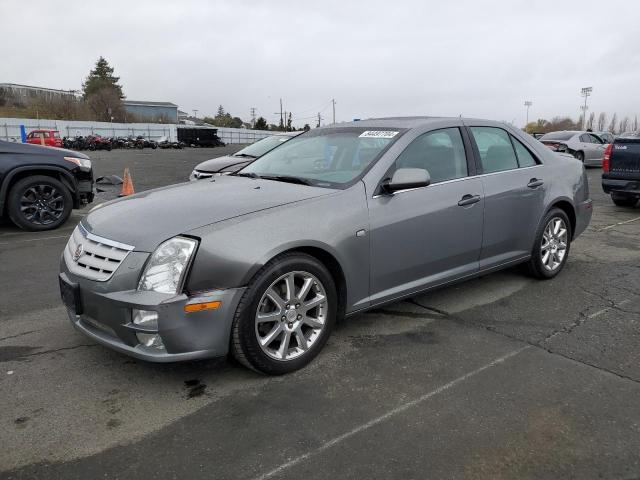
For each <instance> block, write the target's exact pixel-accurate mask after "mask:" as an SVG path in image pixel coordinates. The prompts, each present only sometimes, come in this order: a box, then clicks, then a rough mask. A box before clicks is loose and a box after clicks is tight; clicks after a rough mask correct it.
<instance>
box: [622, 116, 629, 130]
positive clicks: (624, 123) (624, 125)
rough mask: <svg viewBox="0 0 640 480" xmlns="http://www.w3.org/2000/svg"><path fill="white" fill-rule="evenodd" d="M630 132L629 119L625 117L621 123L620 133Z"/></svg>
mask: <svg viewBox="0 0 640 480" xmlns="http://www.w3.org/2000/svg"><path fill="white" fill-rule="evenodd" d="M628 131H629V117H624V118H623V119H622V121H621V122H620V133H624V132H628Z"/></svg>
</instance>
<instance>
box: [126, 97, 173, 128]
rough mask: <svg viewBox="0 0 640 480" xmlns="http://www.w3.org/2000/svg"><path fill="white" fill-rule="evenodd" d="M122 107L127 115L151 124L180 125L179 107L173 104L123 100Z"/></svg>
mask: <svg viewBox="0 0 640 480" xmlns="http://www.w3.org/2000/svg"><path fill="white" fill-rule="evenodd" d="M122 105H123V106H124V109H125V110H126V111H127V113H132V114H134V115H136V116H138V117H140V118H141V119H145V120H148V121H150V122H154V123H155V122H158V121H162V122H163V123H178V105H176V104H174V103H171V102H146V101H139V100H123V101H122Z"/></svg>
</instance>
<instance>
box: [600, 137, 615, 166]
mask: <svg viewBox="0 0 640 480" xmlns="http://www.w3.org/2000/svg"><path fill="white" fill-rule="evenodd" d="M611 150H613V143H610V144H609V145H607V148H605V149H604V157H603V158H602V171H603V172H608V171H609V160H611Z"/></svg>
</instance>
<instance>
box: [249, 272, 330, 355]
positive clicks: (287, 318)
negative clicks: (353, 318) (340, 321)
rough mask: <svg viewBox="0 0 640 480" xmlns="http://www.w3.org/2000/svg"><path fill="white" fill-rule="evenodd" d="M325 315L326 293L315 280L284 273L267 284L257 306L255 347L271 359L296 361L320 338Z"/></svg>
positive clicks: (293, 273) (306, 273) (305, 273)
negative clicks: (258, 347)
mask: <svg viewBox="0 0 640 480" xmlns="http://www.w3.org/2000/svg"><path fill="white" fill-rule="evenodd" d="M327 312H328V303H327V293H326V291H325V288H324V286H323V285H322V283H321V282H320V281H319V280H318V278H316V277H315V276H314V275H312V274H310V273H308V272H303V271H295V272H288V273H286V274H284V275H282V276H280V277H279V278H278V279H276V280H275V281H274V282H273V283H271V285H270V286H269V288H267V289H266V291H265V293H264V294H263V295H262V298H261V299H260V302H259V303H258V309H257V311H256V315H255V333H256V338H257V340H258V345H260V348H261V349H262V351H263V352H264V353H266V354H267V355H268V356H269V357H271V358H273V359H275V360H280V361H288V360H293V359H294V358H298V357H300V356H302V355H304V354H305V352H307V351H308V350H309V349H310V348H311V347H312V346H313V345H314V344H315V343H316V341H317V340H318V339H319V338H320V336H321V334H322V331H323V330H324V328H325V324H326V321H327Z"/></svg>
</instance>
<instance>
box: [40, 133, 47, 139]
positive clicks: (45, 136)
mask: <svg viewBox="0 0 640 480" xmlns="http://www.w3.org/2000/svg"><path fill="white" fill-rule="evenodd" d="M40 135H42V136H43V137H44V138H49V132H42V133H41V134H40Z"/></svg>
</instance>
